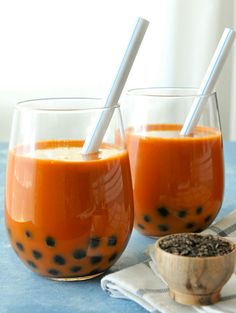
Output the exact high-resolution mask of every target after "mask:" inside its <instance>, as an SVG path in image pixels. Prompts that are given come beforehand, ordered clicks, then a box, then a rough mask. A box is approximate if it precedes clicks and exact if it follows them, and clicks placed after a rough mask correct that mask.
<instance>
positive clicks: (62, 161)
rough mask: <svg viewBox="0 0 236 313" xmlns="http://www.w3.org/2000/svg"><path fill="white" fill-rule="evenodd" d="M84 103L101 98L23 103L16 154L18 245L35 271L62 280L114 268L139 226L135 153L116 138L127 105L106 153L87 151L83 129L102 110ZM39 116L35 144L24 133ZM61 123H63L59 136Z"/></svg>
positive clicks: (12, 211) (12, 213) (9, 214)
mask: <svg viewBox="0 0 236 313" xmlns="http://www.w3.org/2000/svg"><path fill="white" fill-rule="evenodd" d="M53 102H56V103H53ZM81 102H82V104H84V102H86V105H87V106H89V105H90V106H92V105H93V106H94V105H95V104H97V101H96V103H95V100H94V99H87V100H85V99H61V100H60V99H56V100H55V99H54V100H37V101H32V102H29V103H28V102H27V103H23V104H20V105H18V106H17V107H16V110H15V119H14V125H13V133H12V139H11V140H12V141H13V144H11V145H10V149H9V154H8V164H7V179H6V197H5V217H6V226H7V229H8V233H9V238H10V241H11V244H12V247H13V249H14V250H15V252H16V254H17V255H18V257H19V258H20V259H21V260H22V261H23V262H24V264H25V265H26V266H27V267H29V268H30V269H31V270H33V271H34V272H36V273H38V274H40V275H42V276H45V277H48V278H53V279H56V280H83V279H89V278H92V277H95V276H97V275H99V274H101V273H103V272H104V271H106V270H107V269H108V268H109V267H111V266H112V265H113V264H114V262H115V261H116V260H117V259H118V258H119V257H120V255H121V254H122V252H123V251H124V249H125V247H126V245H127V243H128V240H129V237H130V234H131V231H132V227H133V194H132V184H131V174H130V165H129V158H128V152H127V150H126V149H125V147H124V144H123V143H122V142H120V143H119V145H117V143H115V141H114V140H115V135H114V136H113V134H116V133H117V131H118V132H119V125H121V124H120V123H122V121H121V117H120V114H119V111H118V110H116V108H113V109H115V110H116V111H117V112H115V114H114V115H113V121H112V122H111V125H110V129H108V132H107V134H106V137H105V139H104V142H103V143H102V144H101V146H100V149H99V151H98V153H95V154H91V155H86V156H85V155H82V153H81V149H82V146H83V143H84V139H81V138H83V137H85V136H86V135H85V133H83V131H81V129H86V131H87V126H88V124H90V122H91V123H93V122H94V116H95V115H96V114H99V113H100V109H99V108H95V109H94V108H93V107H92V108H90V107H88V108H82V109H80V110H78V108H77V106H78V107H79V105H80V106H81ZM58 103H59V106H58ZM56 105H57V106H56ZM66 106H69V108H70V110H71V111H68V109H67V108H66ZM26 114H27V115H28V116H26ZM33 115H36V116H37V119H36V121H35V120H34V125H33V124H32V123H31V127H32V132H33V133H34V131H35V128H34V127H35V125H37V131H38V132H39V133H38V135H37V136H38V138H35V137H34V138H33V141H31V142H30V140H29V141H27V140H26V139H29V137H27V136H29V133H27V134H23V135H22V136H23V137H21V138H19V137H18V134H19V133H21V130H19V126H20V125H21V126H22V127H24V126H23V125H22V122H23V121H24V122H25V119H27V118H29V119H28V122H29V123H30V118H31V120H33V119H32V116H33ZM75 116H76V118H77V123H76V125H73V123H72V122H73V121H74V119H75ZM90 117H91V119H90ZM62 119H63V123H64V125H63V123H61V122H62ZM42 122H44V125H42ZM47 122H50V123H52V124H51V125H49V128H50V129H49V130H47V132H46V133H48V135H47V134H46V133H45V132H44V133H43V132H42V131H41V129H40V127H42V130H44V129H45V127H46V125H45V123H47ZM80 123H81V124H80ZM83 123H84V127H82V126H83ZM53 124H54V125H53ZM56 125H58V126H59V125H61V129H60V128H58V130H57V134H56V136H55V129H54V127H55V126H56ZM72 125H73V127H74V128H73V127H72ZM14 127H15V128H14ZM72 128H73V129H72ZM14 129H15V130H14ZM51 129H53V132H54V133H53V134H52V132H51ZM69 129H70V131H69V133H68V130H69ZM16 130H18V132H17V131H16ZM42 133H43V136H42ZM45 134H46V135H47V136H45ZM65 134H66V135H65ZM73 134H74V137H77V138H79V139H74V138H73ZM24 136H25V137H24ZM53 137H56V138H55V139H52V138H53ZM14 138H18V139H17V140H15V139H14ZM49 138H51V139H49ZM69 138H72V139H69ZM30 139H31V140H32V138H30ZM113 139H114V140H113ZM106 140H107V143H106V142H105V141H106Z"/></svg>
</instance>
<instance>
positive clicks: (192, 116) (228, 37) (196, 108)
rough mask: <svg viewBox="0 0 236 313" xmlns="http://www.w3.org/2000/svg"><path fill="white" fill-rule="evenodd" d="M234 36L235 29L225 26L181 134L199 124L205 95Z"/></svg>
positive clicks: (189, 131) (184, 134)
mask: <svg viewBox="0 0 236 313" xmlns="http://www.w3.org/2000/svg"><path fill="white" fill-rule="evenodd" d="M234 38H235V31H234V30H232V29H230V28H225V30H224V32H223V35H222V37H221V39H220V41H219V43H218V46H217V48H216V50H215V53H214V55H213V57H212V59H211V62H210V64H209V66H208V69H207V71H206V74H205V76H204V78H203V81H202V83H201V85H200V88H199V92H198V96H196V97H195V99H194V101H193V104H192V106H191V108H190V111H189V113H188V115H187V118H186V120H185V122H184V125H183V127H182V129H181V131H180V135H182V136H187V135H189V134H190V133H191V132H192V131H193V130H194V128H195V126H196V125H197V123H198V120H199V118H200V116H201V113H202V110H203V107H204V104H205V102H206V100H207V97H204V96H205V95H207V94H209V93H210V92H211V91H212V89H213V87H214V85H215V83H216V80H217V78H218V77H219V74H220V72H221V69H222V67H223V65H224V62H225V60H226V58H227V56H228V53H229V51H230V48H231V46H232V44H233V41H234Z"/></svg>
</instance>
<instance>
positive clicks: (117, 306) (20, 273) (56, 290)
mask: <svg viewBox="0 0 236 313" xmlns="http://www.w3.org/2000/svg"><path fill="white" fill-rule="evenodd" d="M6 154H7V145H6V144H4V143H0V251H1V254H0V312H1V313H30V312H33V313H39V312H40V313H41V312H44V313H54V312H55V313H76V312H80V313H82V312H96V313H98V312H102V313H106V312H109V313H110V312H122V313H129V312H130V313H136V312H137V313H142V312H146V311H145V310H144V309H143V308H142V307H140V306H139V305H137V304H136V303H133V302H131V301H128V300H120V299H114V298H111V297H109V296H108V295H107V294H106V293H105V292H104V291H103V290H102V289H101V287H100V280H101V277H99V278H95V279H93V280H90V281H83V282H55V281H52V280H48V279H45V278H42V277H40V276H37V275H36V274H34V273H32V272H31V271H29V270H28V269H27V268H26V267H25V266H24V265H23V264H22V263H21V261H20V260H18V258H17V257H16V255H15V253H14V252H13V250H12V249H11V247H10V244H9V242H8V238H7V234H6V230H5V223H4V213H3V212H4V184H5V172H6ZM224 156H225V178H226V181H225V195H224V201H223V205H222V208H221V210H220V213H219V214H218V217H217V219H219V218H221V217H222V216H224V215H226V214H227V213H229V212H230V211H232V210H233V209H235V208H236V142H225V143H224ZM153 242H154V239H151V238H147V237H144V236H142V235H140V234H139V233H138V232H137V231H135V230H134V231H133V233H132V236H131V239H130V241H129V244H128V246H127V248H126V250H125V252H124V253H123V254H122V256H121V257H120V259H119V260H118V261H117V262H116V264H115V265H113V267H112V268H111V269H110V270H109V272H114V271H117V270H119V269H122V268H125V267H127V266H130V265H133V264H136V263H138V262H141V261H142V260H144V259H145V256H144V254H143V252H144V250H145V248H146V247H147V245H148V244H151V243H153Z"/></svg>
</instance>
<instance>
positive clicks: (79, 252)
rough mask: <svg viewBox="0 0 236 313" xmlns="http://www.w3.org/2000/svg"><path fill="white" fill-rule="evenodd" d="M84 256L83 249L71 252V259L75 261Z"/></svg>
mask: <svg viewBox="0 0 236 313" xmlns="http://www.w3.org/2000/svg"><path fill="white" fill-rule="evenodd" d="M85 256H86V251H85V250H83V249H77V250H75V251H74V252H73V257H74V258H75V259H83V258H84V257H85Z"/></svg>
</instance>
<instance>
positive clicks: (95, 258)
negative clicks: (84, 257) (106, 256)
mask: <svg viewBox="0 0 236 313" xmlns="http://www.w3.org/2000/svg"><path fill="white" fill-rule="evenodd" d="M101 261H102V256H101V255H95V256H92V257H91V258H90V262H91V263H92V264H97V263H99V262H101Z"/></svg>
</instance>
